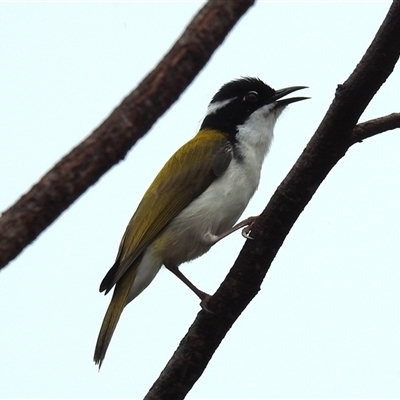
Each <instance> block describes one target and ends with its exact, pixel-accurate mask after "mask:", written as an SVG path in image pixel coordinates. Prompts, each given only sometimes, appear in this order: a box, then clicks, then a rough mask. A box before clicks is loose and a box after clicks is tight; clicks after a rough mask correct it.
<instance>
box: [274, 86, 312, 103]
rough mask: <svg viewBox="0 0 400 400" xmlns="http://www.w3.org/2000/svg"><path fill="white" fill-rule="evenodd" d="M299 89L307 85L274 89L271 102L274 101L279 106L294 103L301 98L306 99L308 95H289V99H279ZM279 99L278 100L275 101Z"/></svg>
mask: <svg viewBox="0 0 400 400" xmlns="http://www.w3.org/2000/svg"><path fill="white" fill-rule="evenodd" d="M300 89H307V86H291V87H288V88H284V89H280V90H275V94H274V96H272V98H271V103H273V102H276V103H277V104H279V105H280V106H286V105H288V104H290V103H294V102H295V101H301V100H306V99H309V97H291V98H289V99H282V100H279V99H281V98H282V97H284V96H286V95H287V94H289V93H292V92H295V91H296V90H300ZM277 100H279V101H277Z"/></svg>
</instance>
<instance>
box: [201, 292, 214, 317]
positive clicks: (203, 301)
mask: <svg viewBox="0 0 400 400" xmlns="http://www.w3.org/2000/svg"><path fill="white" fill-rule="evenodd" d="M210 299H211V296H210V295H209V294H207V293H204V296H203V298H202V299H201V302H200V307H201V308H202V309H203V310H204V311H205V312H207V313H209V314H214V312H212V311H211V310H210V309H209V308H208V301H209V300H210Z"/></svg>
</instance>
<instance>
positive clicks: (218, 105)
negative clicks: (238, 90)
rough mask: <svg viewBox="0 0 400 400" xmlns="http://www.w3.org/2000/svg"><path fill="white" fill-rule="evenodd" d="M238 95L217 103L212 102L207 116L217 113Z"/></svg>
mask: <svg viewBox="0 0 400 400" xmlns="http://www.w3.org/2000/svg"><path fill="white" fill-rule="evenodd" d="M235 99H236V97H232V98H231V99H228V100H223V101H216V102H215V103H210V104H209V106H208V108H207V113H206V117H207V116H209V115H211V114H214V113H216V112H217V111H218V110H219V109H221V108H222V107H225V106H226V105H227V104H229V103H230V102H231V101H233V100H235Z"/></svg>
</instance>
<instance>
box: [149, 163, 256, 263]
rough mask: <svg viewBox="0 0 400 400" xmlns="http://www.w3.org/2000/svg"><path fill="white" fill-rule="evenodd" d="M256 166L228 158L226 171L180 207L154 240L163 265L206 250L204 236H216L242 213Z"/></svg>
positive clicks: (252, 192)
mask: <svg viewBox="0 0 400 400" xmlns="http://www.w3.org/2000/svg"><path fill="white" fill-rule="evenodd" d="M259 179H260V171H259V170H258V169H254V168H249V166H248V165H247V164H246V163H244V162H238V161H236V160H235V159H233V160H232V162H231V164H230V165H229V168H228V169H227V171H226V172H225V173H224V174H223V175H222V176H221V177H220V178H218V179H216V180H215V181H214V182H213V183H212V184H211V185H210V186H209V187H208V188H207V190H206V191H205V192H204V193H203V194H201V195H200V196H199V197H198V198H197V199H196V200H194V201H193V202H192V203H191V204H190V205H189V206H188V207H187V208H186V209H185V210H183V211H182V212H181V213H180V214H179V215H178V216H177V217H176V218H175V219H174V220H173V221H172V222H171V223H170V224H169V225H168V227H167V228H166V230H165V231H164V232H163V233H162V234H161V235H160V237H159V239H157V240H156V243H155V246H156V248H157V249H158V250H161V254H160V256H161V258H162V260H163V264H167V265H168V264H171V265H176V266H178V265H180V264H182V263H183V262H186V261H190V260H193V259H195V258H197V257H199V256H201V255H202V254H204V253H205V252H207V251H208V250H209V249H210V247H211V246H210V245H209V244H207V242H206V241H205V240H204V236H205V235H207V234H209V233H211V234H213V235H220V234H222V233H223V232H225V231H226V230H228V229H229V228H231V227H232V226H233V225H234V224H235V223H236V222H237V220H238V219H239V217H240V216H241V215H242V213H243V211H244V210H245V208H246V206H247V204H248V202H249V201H250V199H251V197H252V196H253V194H254V192H255V191H256V189H257V186H258V183H259Z"/></svg>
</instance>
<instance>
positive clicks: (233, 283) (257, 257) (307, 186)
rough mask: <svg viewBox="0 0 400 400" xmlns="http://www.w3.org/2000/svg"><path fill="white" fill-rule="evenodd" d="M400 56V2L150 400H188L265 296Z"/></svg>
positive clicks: (257, 222) (160, 380)
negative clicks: (307, 210)
mask: <svg viewBox="0 0 400 400" xmlns="http://www.w3.org/2000/svg"><path fill="white" fill-rule="evenodd" d="M399 53H400V2H399V1H395V2H394V3H393V4H392V6H391V8H390V10H389V13H388V15H387V17H386V19H385V21H384V22H383V24H382V26H381V28H380V29H379V31H378V33H377V35H376V37H375V39H374V41H373V42H372V44H371V46H370V47H369V49H368V50H367V52H366V54H365V55H364V57H363V58H362V60H361V62H360V63H359V64H358V66H357V68H356V69H355V70H354V72H353V73H352V74H351V76H350V77H349V79H348V80H347V81H346V82H345V83H344V84H343V85H341V86H340V87H339V88H338V90H337V92H336V96H335V99H334V101H333V103H332V105H331V107H330V108H329V110H328V112H327V114H326V116H325V118H324V119H323V121H322V123H321V125H320V126H319V128H318V129H317V131H316V133H315V135H314V136H313V138H312V139H311V141H310V143H309V144H308V146H307V148H306V149H305V150H304V152H303V154H302V155H301V156H300V158H299V160H298V161H297V162H296V164H295V165H294V167H293V168H292V170H291V171H290V172H289V174H288V176H287V177H286V178H285V180H284V181H283V182H282V183H281V185H280V186H279V187H278V189H277V191H276V192H275V194H274V195H273V197H272V198H271V201H270V202H269V204H268V206H267V207H266V209H265V210H264V211H263V213H262V214H261V215H260V217H259V218H258V220H257V221H256V223H255V225H254V229H253V230H252V236H253V238H254V240H248V241H247V242H246V244H245V246H244V247H243V249H242V251H241V253H240V255H239V257H238V259H237V260H236V262H235V264H234V266H233V267H232V269H231V271H230V272H229V274H228V276H227V277H226V279H225V281H224V282H223V283H222V285H221V286H220V288H219V289H218V290H217V292H216V293H215V295H214V296H213V297H212V298H211V299H210V301H209V303H208V307H209V308H210V309H211V310H212V311H213V314H211V313H207V312H204V311H201V312H200V313H199V314H198V316H197V318H196V320H195V321H194V323H193V325H192V326H191V327H190V329H189V332H188V333H187V335H186V336H185V337H184V338H183V340H182V342H181V343H180V345H179V347H178V349H177V350H176V351H175V353H174V355H173V357H172V358H171V360H170V361H169V363H168V364H167V366H166V367H165V369H164V371H163V372H162V373H161V375H160V377H159V378H158V380H157V381H156V382H155V383H154V385H153V387H152V388H151V389H150V391H149V393H148V394H147V396H146V397H145V398H146V399H147V400H149V399H152V400H155V399H157V400H161V399H183V398H184V397H185V395H186V394H187V392H188V391H189V390H190V388H191V387H192V385H193V384H194V383H195V382H196V380H197V379H198V378H199V377H200V376H201V374H202V373H203V371H204V369H205V368H206V366H207V363H208V362H209V360H210V359H211V357H212V355H213V353H214V351H215V350H216V349H217V347H218V346H219V344H220V342H221V341H222V339H223V338H224V337H225V335H226V333H227V332H228V330H229V329H230V327H231V326H232V324H233V323H234V321H235V320H236V319H237V318H238V316H239V315H240V313H241V312H242V311H243V310H244V309H245V308H246V306H247V305H248V304H249V303H250V301H251V300H252V299H253V298H254V296H255V295H256V294H257V292H258V291H259V289H260V286H261V283H262V281H263V279H264V277H265V275H266V273H267V272H268V269H269V266H270V265H271V262H272V261H273V259H274V258H275V256H276V253H277V252H278V250H279V248H280V247H281V245H282V243H283V242H284V240H285V237H286V236H287V234H288V233H289V231H290V229H291V227H292V226H293V224H294V223H295V221H296V220H297V218H298V217H299V215H300V213H301V212H302V211H303V209H304V207H305V206H306V205H307V203H308V202H309V201H310V199H311V197H312V196H313V194H314V193H315V191H316V190H317V188H318V187H319V185H320V184H321V182H322V181H323V180H324V178H325V176H326V175H327V174H328V173H329V171H330V170H331V169H332V168H333V167H334V165H335V164H336V163H337V162H338V161H339V160H340V158H342V157H343V156H344V154H345V153H346V151H347V149H348V148H349V147H350V146H351V145H352V144H353V143H354V140H353V139H352V131H353V129H354V127H355V124H356V123H357V121H358V119H359V117H360V115H361V114H362V112H363V111H364V109H365V108H366V106H367V105H368V103H369V102H370V100H371V99H372V97H373V96H374V95H375V93H376V92H377V91H378V90H379V88H380V86H381V85H382V84H383V82H384V81H385V80H386V79H387V77H388V76H389V75H390V73H391V72H392V71H393V68H394V66H395V64H396V62H397V60H398V58H399Z"/></svg>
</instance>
